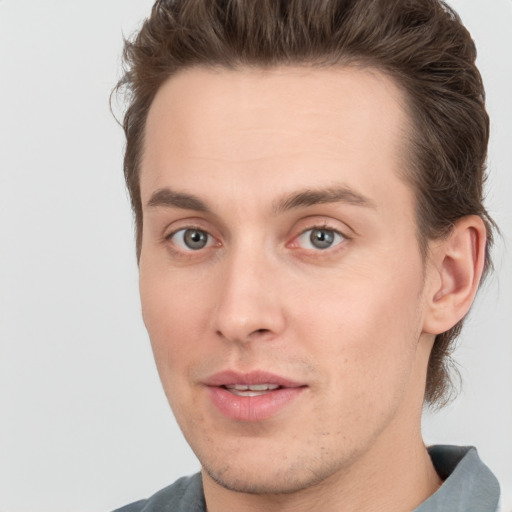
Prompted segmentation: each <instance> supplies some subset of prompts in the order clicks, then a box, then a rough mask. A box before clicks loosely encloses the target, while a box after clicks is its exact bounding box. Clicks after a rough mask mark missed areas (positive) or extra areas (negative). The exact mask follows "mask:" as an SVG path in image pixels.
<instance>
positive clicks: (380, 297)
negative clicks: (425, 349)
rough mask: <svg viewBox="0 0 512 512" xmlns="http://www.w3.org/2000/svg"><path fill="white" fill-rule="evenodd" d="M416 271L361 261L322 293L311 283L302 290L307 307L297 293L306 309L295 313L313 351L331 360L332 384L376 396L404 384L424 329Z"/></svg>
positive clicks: (369, 397)
mask: <svg viewBox="0 0 512 512" xmlns="http://www.w3.org/2000/svg"><path fill="white" fill-rule="evenodd" d="M363 273H364V274H365V277H364V278H363V277H362V274H363ZM354 276H355V277H354ZM418 276H421V272H418V268H415V267H413V266H411V267H410V268H400V269H396V270H394V269H393V268H392V266H389V265H388V266H387V269H385V268H381V269H378V268H376V267H374V268H373V269H372V270H369V269H362V268H361V267H360V268H359V269H358V271H357V272H356V271H352V272H350V273H348V274H346V275H345V276H343V277H340V278H338V279H331V280H330V282H329V284H328V285H327V286H324V287H323V289H322V290H321V293H319V292H315V291H314V290H313V289H309V290H307V291H306V290H304V291H303V293H301V294H300V295H299V296H306V295H307V296H309V299H308V305H309V307H308V308H306V309H298V308H299V304H300V299H299V301H298V302H297V304H296V305H295V308H297V311H302V314H299V315H297V317H296V318H297V319H302V320H298V321H301V322H302V325H303V331H307V333H309V334H310V336H311V337H310V342H311V343H310V346H309V350H310V353H311V354H314V358H315V359H316V360H322V361H323V364H324V365H326V366H327V368H328V369H329V371H327V372H325V375H328V376H329V378H331V379H333V381H335V382H334V384H335V386H334V387H336V388H338V389H344V390H347V391H348V394H352V396H357V395H359V396H360V395H361V394H363V393H364V394H366V395H367V400H369V401H371V402H377V401H378V400H380V399H382V397H383V396H385V395H389V394H390V393H394V392H395V389H396V388H400V387H401V386H403V383H404V380H405V379H407V378H408V376H409V374H410V372H411V369H412V366H413V364H414V358H415V352H416V344H417V341H418V339H419V336H420V333H421V289H422V282H421V279H420V278H419V277H418ZM314 304H316V305H314ZM307 333H306V335H305V336H307ZM344 394H345V393H344Z"/></svg>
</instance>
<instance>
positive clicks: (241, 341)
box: [140, 67, 485, 512]
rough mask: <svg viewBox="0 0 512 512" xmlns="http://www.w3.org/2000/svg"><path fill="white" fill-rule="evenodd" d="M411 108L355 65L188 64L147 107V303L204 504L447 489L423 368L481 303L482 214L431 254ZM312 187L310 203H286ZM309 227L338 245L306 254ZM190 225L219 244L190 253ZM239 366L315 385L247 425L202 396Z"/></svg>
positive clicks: (365, 507) (366, 499)
mask: <svg viewBox="0 0 512 512" xmlns="http://www.w3.org/2000/svg"><path fill="white" fill-rule="evenodd" d="M404 103H405V102H404V100H403V97H402V93H401V91H400V90H399V89H398V88H397V87H396V86H395V84H394V83H393V82H392V80H391V79H389V78H387V77H386V76H384V75H382V74H380V73H378V72H377V71H374V70H368V69H361V68H355V67H350V68H347V67H346V68H327V69H326V68H323V69H310V68H305V67H304V68H291V67H287V68H277V69H272V70H265V71H263V70H257V69H239V70H236V71H233V70H224V69H221V70H211V69H204V68H194V69H189V70H186V71H182V72H180V73H179V74H178V75H176V76H174V77H172V78H171V79H169V80H168V81H167V82H166V83H165V84H164V85H163V86H162V87H161V88H160V90H159V91H158V93H157V95H156V97H155V99H154V101H153V104H152V106H151V109H150V111H149V115H148V119H147V125H146V138H145V147H144V154H143V158H142V165H141V176H140V183H141V197H142V203H143V205H144V207H143V215H144V220H143V238H142V251H141V257H140V292H141V300H142V309H143V316H144V321H145V324H146V327H147V330H148V332H149V336H150V339H151V343H152V348H153V351H154V355H155V360H156V363H157V367H158V371H159V374H160V378H161V380H162V383H163V387H164V390H165V392H166V395H167V398H168V400H169V403H170V405H171V407H172V409H173V412H174V414H175V416H176V418H177V421H178V423H179V425H180V427H181V429H182V431H183V433H184V435H185V437H186V439H187V441H188V442H189V444H190V445H191V447H192V449H193V450H194V452H195V453H196V455H197V457H198V458H199V460H200V462H201V464H202V467H203V483H204V489H205V496H206V501H207V505H208V510H209V512H216V511H220V510H238V511H244V510H252V511H255V510H266V511H271V510H280V511H286V510H294V511H300V510H313V509H315V510H325V511H330V510H333V511H334V510H336V511H344V510H360V511H373V510H378V511H386V510H393V511H399V510H404V511H405V510H411V509H412V508H414V507H415V506H417V505H418V504H420V503H421V502H422V501H424V500H425V499H426V498H427V497H428V496H429V495H431V494H432V493H433V492H435V490H436V489H437V488H438V486H439V485H440V481H439V478H438V476H437V474H436V473H435V470H434V468H433V466H432V464H431V461H430V458H429V456H428V454H427V452H426V449H425V446H424V444H423V441H422V438H421V430H420V419H421V410H422V405H423V396H424V389H425V380H426V367H427V362H428V356H429V354H430V350H431V347H432V344H433V340H434V337H435V334H437V333H438V332H442V330H443V329H444V330H446V329H447V328H449V327H450V326H451V325H453V324H454V323H455V322H456V321H457V320H458V319H459V318H461V317H462V316H463V314H464V313H465V311H467V308H469V305H470V303H471V300H472V296H473V295H474V292H475V291H476V285H477V282H478V278H479V272H481V260H482V256H481V254H482V252H483V250H482V248H483V245H482V243H483V242H482V240H483V239H484V238H485V236H484V232H483V231H482V229H483V228H482V226H481V225H480V224H479V223H478V220H477V219H476V220H475V219H470V220H468V221H466V222H465V223H461V226H460V228H459V227H457V229H455V230H454V233H455V235H454V236H453V237H451V238H448V239H447V240H446V241H443V242H442V243H441V242H439V243H436V244H432V246H431V251H430V255H431V256H430V257H429V258H428V260H427V261H424V260H423V259H422V256H421V254H420V250H419V246H418V243H417V236H416V223H415V217H414V194H413V192H412V190H411V189H410V187H409V186H408V185H407V184H406V183H405V182H404V181H403V179H401V178H400V177H399V176H400V173H401V172H402V171H403V169H404V166H405V165H406V162H407V158H406V155H407V153H406V148H405V147H404V143H403V141H404V140H405V139H406V137H405V135H404V134H405V133H406V132H407V130H408V129H410V128H409V124H410V123H409V119H408V116H407V113H406V112H405V110H404V106H403V105H404ZM340 189H342V192H343V193H342V194H340V193H339V192H340ZM162 190H163V191H164V192H162ZM168 190H172V191H173V192H178V193H180V194H187V199H186V201H184V200H182V199H183V198H182V197H181V196H180V197H181V200H180V201H176V200H175V198H176V197H177V196H176V194H175V195H174V196H172V197H173V198H174V199H172V200H169V197H170V195H169V192H168ZM311 191H323V196H322V195H319V196H318V197H321V198H322V201H321V202H319V203H318V202H315V200H314V198H313V199H312V198H311V194H309V196H308V193H310V192H311ZM325 191H328V192H329V193H330V195H329V194H326V193H325ZM333 191H335V192H336V193H334V194H333ZM349 192H350V193H349ZM300 193H302V194H303V196H302V197H305V196H307V197H309V200H308V201H306V203H307V204H303V203H304V201H302V203H301V202H300V201H297V200H295V204H290V198H292V197H294V196H296V195H297V194H300ZM304 193H306V194H304ZM351 194H352V195H351ZM188 196H193V198H192V199H193V200H191V199H190V197H188ZM318 197H317V201H318ZM287 200H288V202H287ZM292 202H293V201H292ZM314 228H319V229H323V230H327V232H326V231H323V232H322V233H323V234H324V235H325V234H327V235H329V234H330V235H332V236H334V242H333V244H332V245H331V246H330V247H328V248H326V249H319V248H317V247H315V246H314V245H312V243H311V240H310V238H309V235H310V234H311V231H310V230H311V229H314ZM185 229H196V230H197V229H199V230H201V232H202V233H203V234H205V235H204V236H206V237H207V241H208V243H207V244H206V246H205V247H204V248H200V249H191V248H189V247H187V245H186V244H185V243H184V242H183V237H182V235H183V233H184V232H183V231H181V230H185ZM189 233H190V232H189ZM475 261H476V263H475ZM475 283H476V284H475ZM457 294H458V295H457ZM227 369H234V370H236V371H239V372H242V373H245V372H250V371H253V370H260V371H261V370H264V371H269V372H272V373H274V374H277V375H280V376H283V377H286V378H288V379H292V380H294V381H296V382H300V383H301V385H303V390H302V392H301V393H300V394H299V396H297V397H296V398H295V399H294V400H292V401H291V402H290V403H287V404H286V405H285V406H284V407H283V408H282V409H280V410H279V411H278V412H277V413H276V414H274V415H272V416H271V417H270V418H267V419H264V420H263V421H236V420H233V419H231V418H227V417H226V416H224V415H223V414H221V413H220V412H219V410H218V409H217V408H216V407H215V406H214V405H213V404H212V401H211V398H210V395H209V393H208V389H207V386H205V380H207V379H208V378H209V377H210V376H211V375H213V374H215V373H217V372H220V371H224V370H227Z"/></svg>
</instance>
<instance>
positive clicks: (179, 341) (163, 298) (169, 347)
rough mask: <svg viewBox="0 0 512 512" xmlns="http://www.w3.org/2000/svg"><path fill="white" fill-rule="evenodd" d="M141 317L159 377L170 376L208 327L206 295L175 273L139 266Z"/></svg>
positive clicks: (202, 289)
mask: <svg viewBox="0 0 512 512" xmlns="http://www.w3.org/2000/svg"><path fill="white" fill-rule="evenodd" d="M139 286H140V296H141V305H142V316H143V319H144V324H145V326H146V329H147V331H148V334H149V338H150V341H151V346H152V349H153V353H154V357H155V361H156V364H157V367H158V371H159V373H160V376H161V378H162V379H163V380H164V379H165V380H166V379H167V378H171V377H172V376H173V371H172V370H173V368H174V367H176V366H177V365H178V364H179V365H180V367H183V365H184V364H186V362H187V358H188V357H189V355H190V354H191V353H192V352H193V345H192V343H191V340H192V339H197V338H198V337H200V338H204V336H203V334H204V332H205V331H206V328H207V325H208V314H207V312H206V311H207V302H208V294H207V293H206V290H205V287H204V286H201V283H196V282H194V281H193V280H190V279H188V280H187V279H179V276H178V275H177V274H174V275H173V274H172V273H171V274H169V273H167V274H165V273H162V272H156V271H155V272H152V271H150V270H146V269H145V268H143V267H141V271H140V285H139Z"/></svg>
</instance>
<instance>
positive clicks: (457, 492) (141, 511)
mask: <svg viewBox="0 0 512 512" xmlns="http://www.w3.org/2000/svg"><path fill="white" fill-rule="evenodd" d="M428 451H429V454H430V457H431V458H432V462H433V464H434V467H435V468H436V471H437V473H438V474H439V476H440V477H441V479H442V480H443V481H444V483H443V485H442V486H441V487H440V488H439V490H438V491H437V492H436V493H435V494H433V495H432V496H430V498H428V499H427V500H426V501H424V502H423V503H422V504H421V505H420V506H419V507H417V508H416V509H414V511H412V512H496V510H497V507H498V501H499V497H500V486H499V484H498V481H497V480H496V477H495V476H494V475H493V474H492V473H491V471H490V470H489V468H488V467H487V466H486V465H485V464H484V463H483V462H482V461H481V460H480V457H479V456H478V454H477V452H476V449H475V448H473V447H471V446H469V447H468V446H443V445H439V446H431V447H430V448H429V449H428ZM114 512H206V504H205V501H204V493H203V484H202V481H201V474H200V473H197V474H195V475H193V476H190V477H184V478H180V479H179V480H177V481H176V482H175V483H173V484H172V485H170V486H169V487H166V488H165V489H162V490H161V491H159V492H157V493H156V494H154V495H153V496H152V497H151V498H149V499H147V500H141V501H137V502H135V503H132V504H131V505H127V506H125V507H122V508H119V509H117V510H115V511H114Z"/></svg>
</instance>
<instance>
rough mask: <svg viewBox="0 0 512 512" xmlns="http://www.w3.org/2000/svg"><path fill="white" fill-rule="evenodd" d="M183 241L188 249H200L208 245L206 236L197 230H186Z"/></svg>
mask: <svg viewBox="0 0 512 512" xmlns="http://www.w3.org/2000/svg"><path fill="white" fill-rule="evenodd" d="M183 241H184V242H185V245H186V246H187V247H188V248H189V249H196V250H197V249H202V248H203V247H205V246H206V244H207V243H208V234H207V233H206V232H204V231H201V230H199V229H187V230H186V231H185V233H184V234H183Z"/></svg>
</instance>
